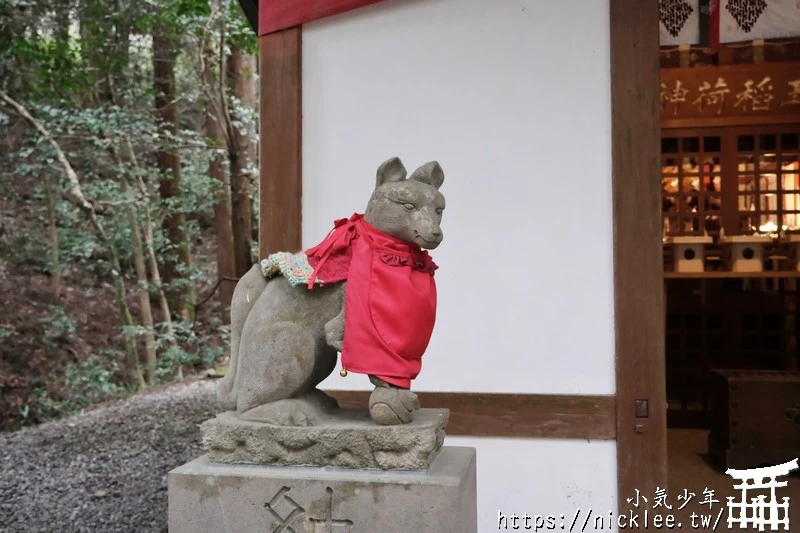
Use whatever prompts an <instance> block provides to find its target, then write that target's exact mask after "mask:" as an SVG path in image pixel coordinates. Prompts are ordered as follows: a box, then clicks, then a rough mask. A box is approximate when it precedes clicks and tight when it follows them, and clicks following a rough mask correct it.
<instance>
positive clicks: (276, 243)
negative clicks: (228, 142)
mask: <svg viewBox="0 0 800 533" xmlns="http://www.w3.org/2000/svg"><path fill="white" fill-rule="evenodd" d="M301 31H302V30H301V28H300V27H299V26H297V27H294V28H289V29H287V30H282V31H278V32H275V33H270V34H268V35H262V36H261V37H259V38H258V44H259V54H260V71H261V72H260V76H261V85H260V86H261V96H260V111H261V119H260V128H261V132H260V138H261V143H260V147H259V163H260V171H259V175H260V188H259V217H260V218H259V226H258V244H259V252H260V257H261V258H264V257H266V256H267V255H268V254H270V253H273V252H278V251H287V252H294V251H298V250H299V249H300V248H301V246H302V212H303V211H302V192H303V183H302V146H303V144H302V135H301V130H302V122H301V117H302V85H301V64H302V44H301Z"/></svg>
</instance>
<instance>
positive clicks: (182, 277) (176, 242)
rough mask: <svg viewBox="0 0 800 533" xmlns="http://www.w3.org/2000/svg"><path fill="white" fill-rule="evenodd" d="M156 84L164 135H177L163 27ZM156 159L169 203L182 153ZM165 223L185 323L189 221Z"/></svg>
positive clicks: (177, 306)
mask: <svg viewBox="0 0 800 533" xmlns="http://www.w3.org/2000/svg"><path fill="white" fill-rule="evenodd" d="M153 84H154V90H155V112H156V116H157V118H158V119H160V121H161V127H162V132H163V134H164V135H165V136H166V137H169V136H171V135H175V134H177V131H178V112H177V105H176V99H175V98H176V95H175V55H174V53H173V50H172V46H171V44H170V42H169V39H168V38H167V36H166V33H165V31H164V28H163V27H161V26H159V25H156V26H155V27H154V28H153ZM156 158H157V160H158V167H159V169H160V171H161V175H162V176H161V182H160V184H159V194H160V195H161V198H162V200H166V201H169V200H171V199H174V198H178V197H180V194H181V169H180V160H179V159H178V154H177V153H175V152H172V151H169V150H167V149H162V150H159V152H158V153H157V154H156ZM163 224H164V230H165V231H166V233H167V238H168V239H169V242H170V244H171V245H172V246H174V247H175V251H176V253H177V259H175V260H170V261H168V262H167V264H166V265H165V269H164V281H165V282H166V283H168V284H174V285H178V287H176V290H175V292H174V293H172V291H170V293H171V294H174V296H172V298H171V299H172V302H171V303H170V307H171V308H172V309H174V310H176V311H177V312H178V313H179V314H180V316H181V317H182V318H183V319H184V320H191V319H192V316H193V313H194V304H195V290H194V286H193V283H192V281H191V280H190V279H189V278H188V274H187V272H188V270H189V267H190V266H191V245H190V243H189V237H188V233H187V231H186V219H185V217H184V215H183V213H180V212H175V211H174V210H170V211H169V212H168V213H167V215H166V216H165V217H164V223H163ZM181 270H183V272H181Z"/></svg>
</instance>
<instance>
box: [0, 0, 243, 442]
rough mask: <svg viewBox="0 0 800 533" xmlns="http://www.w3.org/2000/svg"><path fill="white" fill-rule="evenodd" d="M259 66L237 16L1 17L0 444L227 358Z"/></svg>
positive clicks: (221, 1) (161, 10)
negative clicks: (1, 437)
mask: <svg viewBox="0 0 800 533" xmlns="http://www.w3.org/2000/svg"><path fill="white" fill-rule="evenodd" d="M256 49H257V41H256V37H255V33H254V32H253V30H252V29H251V27H250V26H249V24H248V22H247V20H246V18H245V17H244V14H243V12H242V10H241V8H240V6H239V4H238V3H237V2H236V1H235V0H234V1H231V0H179V1H177V2H170V1H166V0H54V1H50V2H43V1H41V0H5V1H4V2H2V3H0V176H2V179H0V431H4V430H13V429H17V428H19V427H21V426H24V425H31V424H37V423H40V422H43V421H46V420H49V419H54V418H58V417H62V416H65V415H68V414H70V413H73V412H75V411H77V410H80V409H82V408H85V407H88V406H90V405H93V404H97V403H101V402H104V401H107V400H112V399H116V398H119V397H121V396H124V395H127V394H130V393H133V392H137V391H141V390H144V389H146V388H148V387H153V386H157V385H159V384H163V383H169V382H172V381H175V380H179V379H184V378H185V377H187V376H189V375H194V374H197V373H198V372H201V371H206V370H208V369H212V370H213V369H214V368H215V366H216V365H217V364H218V363H219V362H220V361H221V360H222V359H223V358H224V357H225V355H226V352H227V347H228V337H229V328H228V322H229V318H228V306H229V304H230V298H231V295H232V292H233V288H234V286H235V280H236V279H238V278H239V277H240V276H241V275H243V273H244V272H246V271H247V270H248V269H249V268H250V267H251V266H252V264H253V262H254V261H256V260H257V257H256V254H257V248H258V246H257V227H258V221H257V219H258V211H257V207H258V203H257V202H255V201H254V198H255V197H256V192H257V186H258V183H257V171H256V169H257V167H258V162H257V160H256V157H257V149H256V148H257V147H256V144H257V128H256V125H257V120H256V116H257V112H258V110H257V72H256V67H257V63H256V61H255V53H256Z"/></svg>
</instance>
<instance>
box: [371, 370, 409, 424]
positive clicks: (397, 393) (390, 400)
mask: <svg viewBox="0 0 800 533" xmlns="http://www.w3.org/2000/svg"><path fill="white" fill-rule="evenodd" d="M369 379H370V381H371V382H372V383H373V384H374V385H375V390H373V391H372V394H371V395H370V397H369V414H370V417H371V418H372V421H373V422H375V423H376V424H379V425H381V426H395V425H399V424H408V423H409V422H411V421H412V420H413V419H414V411H416V410H417V409H419V397H418V396H417V395H416V394H414V393H413V392H411V391H410V390H408V389H401V388H398V387H394V386H392V385H390V384H388V383H386V382H385V381H383V380H382V379H380V378H377V377H375V376H370V377H369Z"/></svg>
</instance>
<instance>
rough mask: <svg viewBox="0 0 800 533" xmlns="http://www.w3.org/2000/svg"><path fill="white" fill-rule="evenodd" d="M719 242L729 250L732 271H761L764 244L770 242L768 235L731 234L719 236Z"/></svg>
mask: <svg viewBox="0 0 800 533" xmlns="http://www.w3.org/2000/svg"><path fill="white" fill-rule="evenodd" d="M719 242H720V244H722V245H725V246H727V247H728V248H729V250H730V258H731V270H732V271H733V272H763V271H764V245H765V244H768V243H770V242H772V237H770V236H768V235H732V236H730V237H720V239H719Z"/></svg>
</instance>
